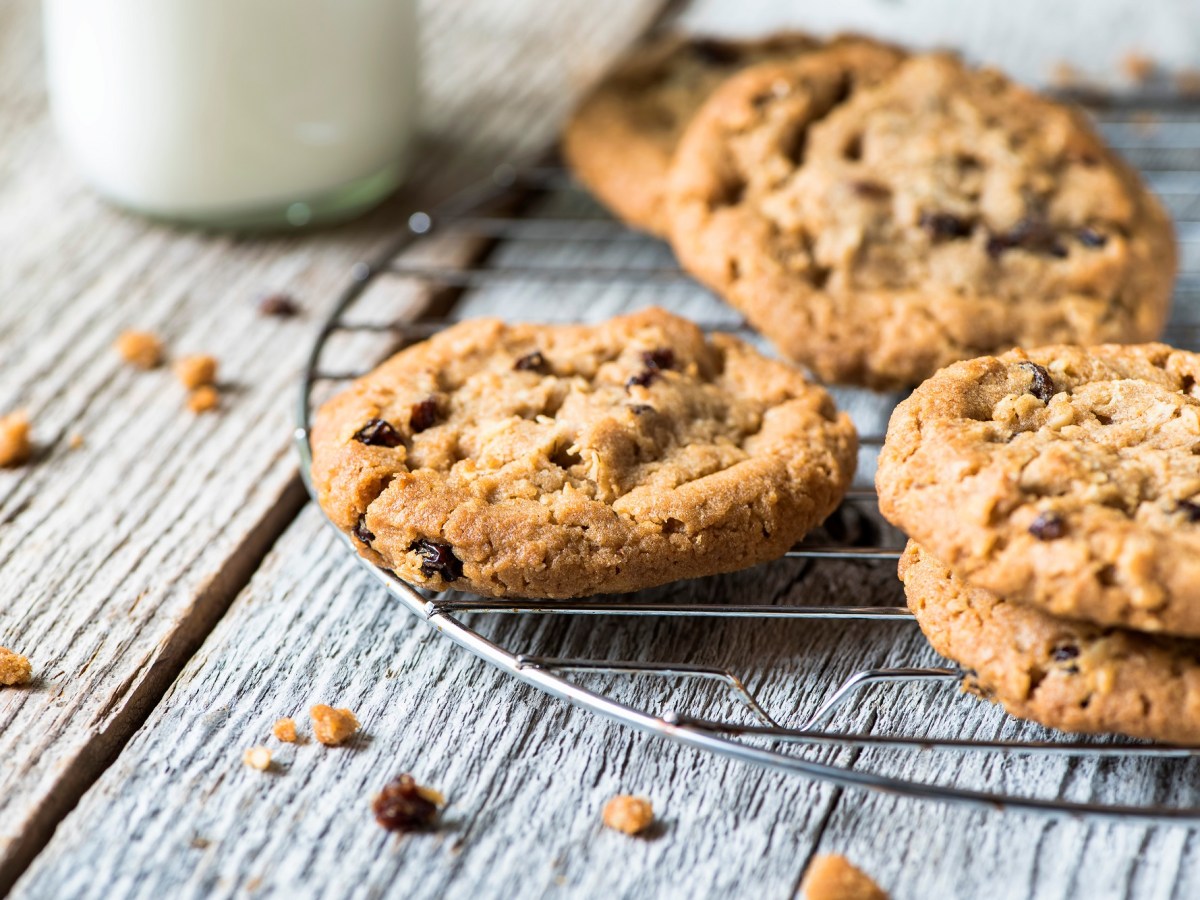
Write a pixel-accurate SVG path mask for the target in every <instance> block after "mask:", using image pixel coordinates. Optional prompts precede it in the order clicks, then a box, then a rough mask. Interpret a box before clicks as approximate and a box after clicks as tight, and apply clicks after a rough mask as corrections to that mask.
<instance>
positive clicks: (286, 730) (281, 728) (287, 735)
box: [271, 716, 296, 744]
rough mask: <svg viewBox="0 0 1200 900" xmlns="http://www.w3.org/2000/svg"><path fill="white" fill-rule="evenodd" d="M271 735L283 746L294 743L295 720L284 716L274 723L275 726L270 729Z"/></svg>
mask: <svg viewBox="0 0 1200 900" xmlns="http://www.w3.org/2000/svg"><path fill="white" fill-rule="evenodd" d="M271 734H273V735H275V737H276V738H278V739H279V740H281V741H283V742H284V743H285V744H294V743H296V720H295V719H292V718H289V717H287V716H285V717H284V718H282V719H278V720H276V722H275V726H274V727H273V728H272V729H271Z"/></svg>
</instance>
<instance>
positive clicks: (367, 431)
mask: <svg viewBox="0 0 1200 900" xmlns="http://www.w3.org/2000/svg"><path fill="white" fill-rule="evenodd" d="M354 439H355V440H356V441H358V442H359V443H360V444H367V445H368V446H371V447H399V446H400V445H401V444H402V443H404V438H402V437H401V436H400V432H398V431H397V430H396V429H395V428H393V427H392V425H391V423H390V422H385V421H384V420H383V419H367V424H366V425H364V426H363V427H362V428H360V429H358V431H356V432H355V433H354Z"/></svg>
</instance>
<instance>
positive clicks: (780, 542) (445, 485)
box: [312, 309, 857, 598]
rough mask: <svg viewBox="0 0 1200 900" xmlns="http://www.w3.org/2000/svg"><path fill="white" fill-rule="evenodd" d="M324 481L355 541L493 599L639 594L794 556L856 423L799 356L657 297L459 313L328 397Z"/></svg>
mask: <svg viewBox="0 0 1200 900" xmlns="http://www.w3.org/2000/svg"><path fill="white" fill-rule="evenodd" d="M312 447H313V471H312V474H313V482H314V484H315V486H316V489H317V492H318V497H319V499H320V503H321V506H322V507H323V508H324V509H325V511H326V513H327V514H328V515H329V516H330V518H331V519H332V520H333V521H334V522H335V523H336V524H337V525H338V526H339V527H341V528H342V529H343V530H344V531H346V532H347V533H348V534H350V535H351V536H352V537H353V539H354V543H355V545H356V546H357V547H358V549H359V551H360V552H361V553H362V554H363V555H364V556H366V557H367V558H368V559H370V560H372V561H373V562H375V563H377V564H379V565H382V566H385V567H387V568H389V569H391V570H393V571H395V572H396V573H397V574H398V575H399V576H400V577H402V578H404V579H405V580H406V581H409V582H410V583H413V584H416V585H421V586H425V587H429V588H433V589H439V590H440V589H446V588H456V589H460V590H464V591H472V592H475V593H478V594H484V595H487V596H492V597H510V596H511V597H528V598H568V597H578V596H584V595H588V594H597V593H612V592H623V591H633V590H638V589H640V588H645V587H650V586H653V585H658V584H664V583H666V582H669V581H674V580H677V579H682V578H693V577H699V576H703V575H710V574H714V573H717V572H728V571H733V570H736V569H741V568H745V567H747V566H752V565H755V564H756V563H759V562H763V561H766V560H769V559H772V558H776V557H778V556H781V555H782V554H783V553H784V552H785V551H787V550H788V549H789V548H790V547H791V546H792V545H793V544H794V543H795V542H796V541H797V540H799V539H800V538H801V537H802V536H803V535H804V534H805V532H807V531H808V530H809V529H810V528H812V527H814V526H815V525H817V524H818V523H820V522H821V521H822V520H823V519H824V518H825V517H826V516H828V515H829V513H830V512H832V511H833V509H834V508H835V507H836V506H837V505H838V503H839V501H840V500H841V498H842V496H843V494H844V492H845V489H846V487H847V486H848V485H849V483H850V479H851V477H852V475H853V471H854V466H855V459H856V448H857V439H856V435H855V432H854V428H853V426H852V425H851V423H850V419H849V417H848V416H846V415H845V414H844V413H839V412H838V411H837V410H836V408H835V407H834V404H833V401H832V399H831V398H830V396H829V395H828V394H827V393H826V392H825V391H824V390H823V389H821V388H820V387H817V386H814V385H812V384H809V383H808V382H807V381H806V380H805V377H804V376H803V375H802V374H801V373H800V372H799V371H798V370H796V369H794V368H792V367H791V366H789V365H787V364H784V363H781V362H778V361H774V360H770V359H767V358H766V357H764V356H762V355H760V354H759V353H758V352H757V351H755V350H754V349H752V348H751V347H750V346H748V345H747V344H745V343H743V342H741V341H739V340H737V339H735V338H733V337H731V336H728V335H723V334H715V335H712V336H711V337H706V336H705V334H704V332H702V331H701V330H700V329H699V328H698V327H697V326H696V325H694V324H693V323H691V322H689V321H687V320H685V319H681V318H679V317H677V316H674V315H671V314H669V313H667V312H665V311H663V310H660V309H650V310H645V311H643V312H639V313H635V314H632V315H627V316H620V317H618V318H615V319H612V320H610V321H608V322H605V323H602V324H598V325H506V324H504V323H503V322H500V321H499V320H495V319H480V320H471V321H467V322H463V323H461V324H458V325H455V326H453V327H451V328H448V329H447V330H446V331H444V332H442V333H440V334H438V335H436V336H435V337H433V338H431V339H430V340H427V341H424V342H422V343H420V344H416V345H414V346H412V347H409V348H407V349H405V350H403V351H401V352H400V353H398V354H397V355H396V356H394V357H392V358H391V359H390V360H388V361H387V362H385V363H384V364H383V365H382V366H380V367H379V368H378V369H376V370H375V371H374V372H372V373H370V374H368V375H366V376H364V377H362V378H360V379H359V380H358V381H356V382H355V383H354V385H353V386H352V387H350V388H349V389H348V390H346V391H345V392H343V393H342V394H340V395H338V396H337V397H335V398H334V399H332V400H330V401H329V402H328V403H326V404H325V405H324V406H323V407H322V408H321V409H320V411H319V412H318V414H317V418H316V422H315V426H314V428H313V433H312Z"/></svg>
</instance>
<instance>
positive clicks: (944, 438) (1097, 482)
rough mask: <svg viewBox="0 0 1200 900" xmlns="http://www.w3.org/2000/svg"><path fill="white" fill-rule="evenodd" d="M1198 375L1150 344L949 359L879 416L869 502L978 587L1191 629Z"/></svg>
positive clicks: (1108, 621) (1198, 480)
mask: <svg viewBox="0 0 1200 900" xmlns="http://www.w3.org/2000/svg"><path fill="white" fill-rule="evenodd" d="M1198 379H1200V355H1198V354H1194V353H1188V352H1184V351H1179V350H1173V349H1171V348H1170V347H1167V346H1165V345H1162V344H1149V345H1140V346H1116V345H1108V346H1100V347H1093V348H1090V349H1082V348H1078V347H1049V348H1044V349H1040V350H1031V351H1029V352H1028V353H1025V352H1022V351H1013V352H1011V353H1007V354H1005V355H1003V356H1000V357H984V358H981V359H975V360H969V361H966V362H961V363H957V364H955V365H953V366H949V367H948V368H946V369H944V370H943V371H941V372H939V373H938V374H937V375H936V376H935V377H933V378H931V379H930V380H929V381H927V382H925V383H924V384H923V385H921V386H920V387H919V388H918V389H917V390H916V391H914V392H913V394H912V396H911V397H909V398H908V399H907V400H905V401H904V402H903V403H901V404H900V405H899V406H898V407H897V408H896V411H895V412H894V413H893V415H892V419H891V422H890V424H889V426H888V434H887V440H886V441H885V444H884V448H883V450H882V452H881V455H880V459H879V468H878V473H877V477H876V484H877V487H878V490H879V500H880V509H881V511H882V512H883V514H884V515H885V516H886V517H887V518H888V519H889V520H890V521H891V522H892V523H893V524H895V525H897V526H898V527H899V528H901V529H903V530H904V531H905V532H906V533H907V534H908V535H909V536H910V537H912V538H913V539H914V540H916V541H917V542H918V543H920V544H921V545H922V546H923V547H924V548H925V549H926V550H928V551H929V552H930V553H931V554H933V555H934V556H935V557H936V558H937V559H939V560H941V562H942V563H944V564H945V565H946V566H947V567H948V568H949V569H950V570H951V571H952V572H953V573H954V574H955V575H956V576H958V577H960V578H963V579H965V580H966V581H967V582H969V583H970V584H972V585H973V586H975V587H979V588H983V589H985V590H988V591H991V592H992V593H995V594H998V595H999V596H1001V597H1004V598H1006V599H1010V600H1015V601H1020V602H1024V603H1030V604H1034V605H1036V606H1038V607H1040V608H1041V609H1044V610H1045V611H1047V612H1049V613H1051V614H1054V615H1058V616H1064V617H1069V618H1078V619H1086V620H1089V621H1092V622H1096V623H1098V624H1101V625H1110V626H1123V627H1128V628H1135V629H1138V630H1141V631H1149V632H1162V633H1166V634H1174V635H1183V636H1192V637H1197V636H1200V467H1197V465H1196V459H1197V457H1196V451H1197V449H1200V393H1198V391H1197V380H1198Z"/></svg>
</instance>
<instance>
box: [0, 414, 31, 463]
mask: <svg viewBox="0 0 1200 900" xmlns="http://www.w3.org/2000/svg"><path fill="white" fill-rule="evenodd" d="M32 455H33V444H32V443H31V442H30V440H29V417H28V416H26V415H25V413H23V412H14V413H9V414H8V415H6V416H0V468H2V467H4V466H19V465H21V463H23V462H27V461H28V460H29V457H30V456H32Z"/></svg>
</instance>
